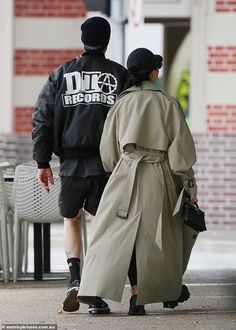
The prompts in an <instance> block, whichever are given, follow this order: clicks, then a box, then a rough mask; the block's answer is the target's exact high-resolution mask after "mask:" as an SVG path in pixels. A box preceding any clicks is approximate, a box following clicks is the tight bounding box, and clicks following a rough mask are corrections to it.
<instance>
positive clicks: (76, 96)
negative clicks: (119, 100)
mask: <svg viewBox="0 0 236 330" xmlns="http://www.w3.org/2000/svg"><path fill="white" fill-rule="evenodd" d="M64 77H65V79H66V91H65V94H63V95H62V100H63V105H64V107H71V106H76V105H78V104H81V103H83V104H88V103H101V104H104V105H107V106H112V105H113V104H114V103H115V101H116V97H117V94H114V92H115V91H116V88H117V79H116V77H115V76H113V75H112V74H111V73H101V72H98V71H93V72H86V71H82V72H78V71H74V72H69V73H65V74H64Z"/></svg>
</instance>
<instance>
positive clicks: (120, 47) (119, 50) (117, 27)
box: [111, 0, 125, 64]
mask: <svg viewBox="0 0 236 330" xmlns="http://www.w3.org/2000/svg"><path fill="white" fill-rule="evenodd" d="M124 21H125V18H124V16H123V0H111V22H112V39H111V49H112V59H113V60H114V61H116V62H118V63H120V64H124Z"/></svg>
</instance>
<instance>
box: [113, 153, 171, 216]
mask: <svg viewBox="0 0 236 330" xmlns="http://www.w3.org/2000/svg"><path fill="white" fill-rule="evenodd" d="M121 158H123V160H125V161H126V162H127V163H128V164H129V173H128V178H127V186H126V189H125V190H124V193H123V194H122V197H121V201H120V206H119V207H118V212H117V216H118V217H119V218H123V219H127V218H128V214H129V206H130V201H131V197H132V193H133V187H134V182H135V177H136V172H137V168H138V164H139V163H140V162H145V163H160V162H162V161H164V160H165V159H166V153H165V152H159V153H158V152H157V153H152V154H151V153H147V152H139V151H135V152H129V153H122V154H121Z"/></svg>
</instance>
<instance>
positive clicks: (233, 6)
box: [215, 0, 236, 13]
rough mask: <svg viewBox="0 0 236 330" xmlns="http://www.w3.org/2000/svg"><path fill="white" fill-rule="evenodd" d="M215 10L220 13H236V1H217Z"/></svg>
mask: <svg viewBox="0 0 236 330" xmlns="http://www.w3.org/2000/svg"><path fill="white" fill-rule="evenodd" d="M215 10H216V12H218V13H230V12H236V1H235V0H217V1H216V2H215Z"/></svg>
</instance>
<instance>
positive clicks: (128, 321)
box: [0, 225, 236, 330]
mask: <svg viewBox="0 0 236 330" xmlns="http://www.w3.org/2000/svg"><path fill="white" fill-rule="evenodd" d="M88 227H89V228H88V229H89V232H90V231H91V225H89V226H88ZM235 234H236V231H235V230H234V231H233V230H231V231H227V230H224V231H223V230H219V231H214V230H208V231H207V232H206V233H202V234H200V235H199V238H198V240H197V244H196V246H195V247H194V250H193V254H192V256H191V260H190V264H189V267H188V271H187V272H186V275H185V277H184V283H186V284H187V285H188V287H189V290H190V292H191V298H190V299H189V300H188V301H187V302H185V303H182V304H180V305H179V307H178V308H176V309H174V310H169V309H163V308H162V304H160V303H159V304H150V305H147V306H146V310H147V315H146V316H141V317H140V316H139V317H133V316H128V314H127V312H128V305H129V297H130V293H129V286H128V285H127V286H126V287H125V289H124V295H123V299H122V302H121V303H115V302H111V301H108V303H109V305H110V307H111V311H112V313H111V314H110V315H107V316H99V317H97V316H91V315H89V314H88V313H87V306H86V305H81V308H80V310H79V311H78V312H75V313H61V303H62V301H63V299H64V296H65V291H66V286H67V280H66V279H64V280H54V281H52V280H51V281H42V282H35V281H28V280H27V278H30V276H27V277H25V278H24V279H23V280H20V281H19V282H18V283H17V284H13V283H9V284H4V283H3V282H0V327H1V326H2V325H3V324H8V325H10V324H31V325H33V324H37V325H38V326H39V325H40V324H44V325H46V324H55V325H57V328H58V329H60V330H67V329H68V330H73V329H74V330H75V329H76V330H77V329H79V330H90V329H91V330H92V329H96V330H103V329H104V330H113V329H122V330H130V329H137V330H146V329H147V330H149V329H158V330H162V329H163V330H176V329H177V330H185V329H186V330H189V329H192V328H193V329H194V330H236V240H235V237H236V236H235ZM51 236H52V263H51V264H52V270H53V271H59V272H64V271H66V270H67V265H66V261H65V256H64V251H63V239H62V225H54V226H52V229H51ZM29 246H30V249H29V271H32V270H33V258H32V252H33V251H32V231H31V233H30V242H29ZM60 275H62V277H63V276H64V278H65V274H64V273H63V274H62V273H60ZM52 276H56V277H57V278H58V274H56V273H53V274H52V275H50V276H49V277H52ZM0 329H1V328H0Z"/></svg>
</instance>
